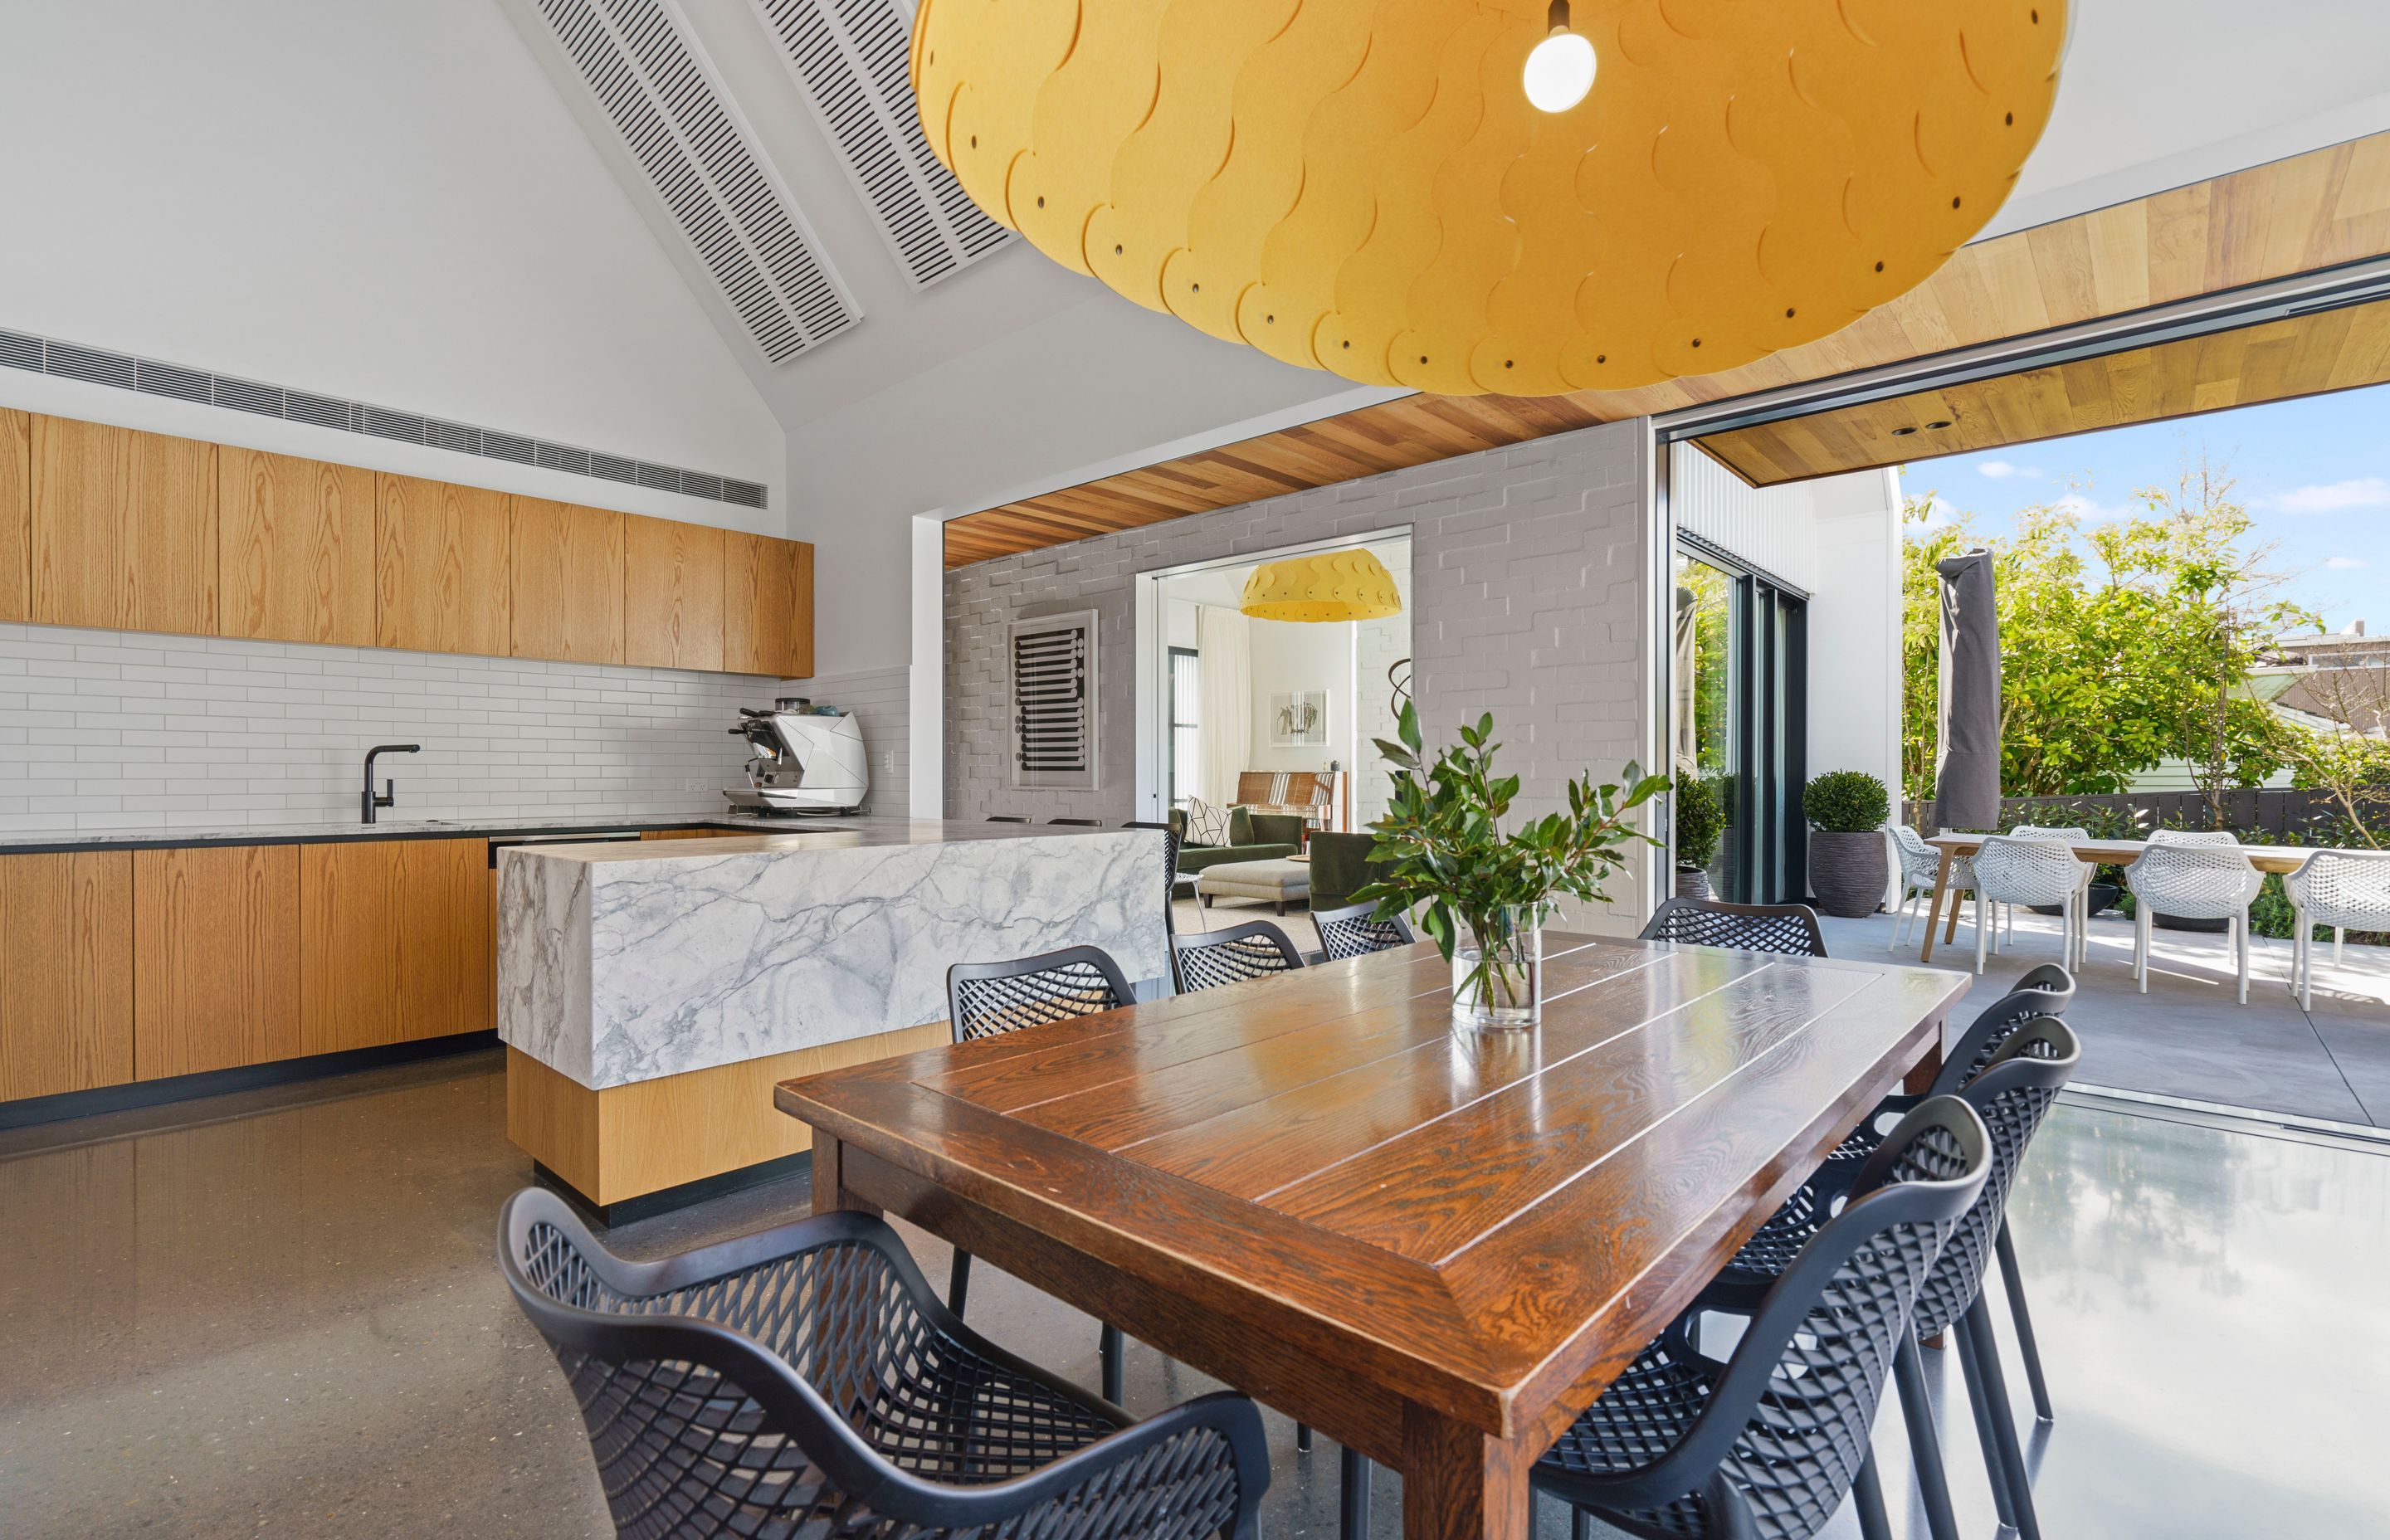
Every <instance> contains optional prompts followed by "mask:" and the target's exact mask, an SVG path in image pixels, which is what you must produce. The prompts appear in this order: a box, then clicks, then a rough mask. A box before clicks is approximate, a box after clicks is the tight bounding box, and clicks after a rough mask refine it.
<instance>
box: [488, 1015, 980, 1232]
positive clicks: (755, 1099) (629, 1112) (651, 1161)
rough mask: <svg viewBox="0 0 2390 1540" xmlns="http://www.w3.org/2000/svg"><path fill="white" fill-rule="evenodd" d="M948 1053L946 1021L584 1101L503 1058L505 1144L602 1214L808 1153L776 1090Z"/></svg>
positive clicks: (554, 1075)
mask: <svg viewBox="0 0 2390 1540" xmlns="http://www.w3.org/2000/svg"><path fill="white" fill-rule="evenodd" d="M949 1041H951V1036H950V1034H949V1033H948V1032H947V1030H946V1024H945V1023H944V1021H932V1022H931V1023H930V1024H929V1025H927V1026H922V1027H909V1028H906V1030H904V1031H902V1032H891V1033H878V1034H876V1035H873V1036H869V1037H855V1038H849V1039H848V1040H846V1041H844V1042H842V1043H829V1044H825V1045H823V1046H820V1047H815V1048H798V1049H796V1050H794V1051H792V1052H790V1053H783V1054H773V1055H771V1056H769V1057H767V1058H764V1059H747V1060H744V1061H743V1062H740V1063H737V1064H722V1065H716V1066H715V1067H713V1068H712V1069H707V1070H692V1071H690V1072H688V1073H687V1074H678V1075H666V1076H664V1077H663V1078H662V1079H659V1080H647V1081H640V1082H638V1083H636V1084H630V1085H616V1086H612V1087H610V1088H608V1089H606V1090H603V1091H593V1090H590V1089H589V1088H588V1087H587V1086H585V1085H583V1084H580V1083H579V1082H577V1081H574V1080H572V1079H571V1078H570V1077H568V1076H566V1075H563V1074H559V1072H556V1071H554V1070H551V1069H549V1068H548V1067H547V1066H546V1065H545V1064H542V1063H541V1062H540V1061H539V1060H537V1059H533V1058H532V1057H531V1056H530V1055H528V1054H526V1053H524V1052H523V1051H522V1050H520V1048H512V1047H510V1048H508V1050H507V1137H508V1138H509V1139H512V1140H513V1141H514V1142H515V1144H516V1145H518V1146H519V1147H520V1148H521V1149H523V1150H524V1151H525V1152H526V1153H527V1154H529V1155H530V1156H531V1158H532V1159H533V1160H534V1161H538V1162H539V1163H540V1164H541V1165H542V1166H545V1167H546V1169H547V1170H548V1172H549V1173H550V1174H553V1175H554V1176H556V1177H557V1178H558V1179H559V1180H560V1181H562V1182H563V1183H565V1184H566V1185H567V1186H569V1187H572V1189H573V1190H574V1191H575V1192H577V1193H579V1194H580V1195H581V1197H582V1198H583V1199H585V1200H587V1201H588V1202H589V1203H591V1204H592V1205H594V1206H596V1207H597V1208H599V1209H601V1210H603V1209H608V1208H610V1207H612V1206H613V1205H614V1204H617V1203H621V1202H623V1201H624V1200H629V1199H634V1198H641V1197H645V1196H646V1195H648V1194H649V1193H656V1192H662V1191H663V1190H665V1189H666V1188H670V1187H682V1186H685V1185H687V1184H688V1183H691V1182H702V1181H706V1180H708V1179H709V1178H712V1177H716V1176H722V1175H726V1174H729V1173H731V1172H735V1171H739V1170H741V1169H743V1168H745V1167H748V1166H754V1165H761V1164H763V1163H764V1162H765V1161H777V1160H781V1159H784V1158H785V1157H788V1156H790V1155H796V1154H800V1153H803V1151H804V1150H806V1149H811V1148H812V1144H813V1139H812V1134H811V1131H810V1130H809V1129H807V1128H806V1127H805V1125H804V1124H803V1123H798V1122H797V1121H796V1120H795V1119H793V1118H790V1117H787V1116H784V1115H783V1114H782V1113H780V1112H779V1111H778V1110H776V1109H775V1108H774V1107H773V1105H772V1087H773V1086H774V1085H775V1084H777V1083H778V1082H780V1081H783V1080H790V1079H794V1078H797V1077H800V1076H803V1075H809V1074H817V1073H820V1072H823V1071H825V1070H836V1069H843V1068H845V1067H846V1066H848V1065H852V1064H867V1063H869V1062H870V1061H872V1060H873V1059H887V1058H891V1057H893V1056H894V1055H897V1054H906V1053H914V1052H917V1051H919V1049H922V1048H934V1047H938V1046H943V1045H944V1044H946V1043H947V1042H949Z"/></svg>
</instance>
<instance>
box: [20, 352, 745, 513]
mask: <svg viewBox="0 0 2390 1540" xmlns="http://www.w3.org/2000/svg"><path fill="white" fill-rule="evenodd" d="M0 368H8V369H26V370H30V371H31V372H32V373H34V374H52V375H59V376H62V377H64V378H66V379H82V380H87V381H89V382H91V383H92V384H95V385H112V386H114V387H116V388H117V389H118V390H120V391H140V392H141V393H142V394H144V395H162V396H175V397H178V398H180V399H181V400H184V401H195V402H198V403H199V404H201V405H203V406H221V407H224V408H225V410H226V411H232V412H249V413H252V414H254V415H256V416H258V417H280V418H282V419H283V420H284V421H286V422H304V423H310V424H312V425H314V426H315V427H317V428H329V429H333V430H337V431H339V432H342V433H370V434H372V435H374V436H375V437H377V438H384V439H397V440H399V441H401V442H402V443H419V444H425V445H428V446H429V447H430V448H433V449H446V450H452V451H454V452H455V453H456V454H459V455H478V456H481V457H482V458H483V459H490V460H512V461H514V462H515V463H516V464H518V465H537V466H546V467H547V468H550V469H554V470H562V471H568V472H570V473H572V475H575V476H595V477H598V479H600V480H602V481H621V482H623V484H625V485H627V486H643V487H656V488H659V489H661V490H662V491H665V492H677V493H679V494H681V495H683V496H684V497H706V498H711V499H712V500H713V501H714V502H717V503H731V504H735V505H737V506H738V507H742V508H760V507H770V506H771V501H770V492H769V489H768V488H766V487H765V485H764V484H763V483H762V482H760V481H739V480H737V479H735V478H733V477H729V476H714V475H709V474H707V473H706V472H704V471H702V470H683V469H680V468H678V467H676V466H668V465H649V464H646V463H645V462H643V461H639V460H626V459H623V458H621V457H620V456H613V455H600V454H599V453H598V452H597V451H596V450H594V449H577V448H574V447H573V446H572V445H571V444H564V443H543V442H541V441H540V440H538V439H525V438H519V437H517V436H516V435H514V434H512V433H501V432H499V431H498V430H496V429H495V428H476V427H473V426H472V425H471V424H469V423H462V422H443V421H441V420H440V419H439V418H437V417H418V416H416V415H415V414H414V413H411V412H396V411H392V410H391V409H390V408H388V407H384V406H368V405H366V404H364V403H363V402H355V401H341V400H340V399H338V398H337V397H334V396H319V395H315V394H313V393H311V392H309V391H293V390H289V389H286V388H284V387H283V386H280V385H266V384H261V383H260V382H259V381H257V380H254V379H234V378H232V377H231V376H229V375H220V374H210V373H208V372H207V371H206V370H204V369H193V368H187V367H186V366H183V365H180V364H163V363H160V362H159V361H158V360H156V359H154V358H135V357H133V356H131V355H130V354H127V353H108V352H105V351H103V350H101V349H98V348H84V347H77V346H76V345H75V344H73V343H71V342H60V341H58V340H55V339H52V338H47V337H36V336H33V335H32V333H30V332H22V331H0Z"/></svg>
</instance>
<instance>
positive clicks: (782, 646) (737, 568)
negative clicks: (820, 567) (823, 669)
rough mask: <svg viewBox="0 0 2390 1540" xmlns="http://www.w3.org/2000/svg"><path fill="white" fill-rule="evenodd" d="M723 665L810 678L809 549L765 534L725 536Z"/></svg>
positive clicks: (740, 670)
mask: <svg viewBox="0 0 2390 1540" xmlns="http://www.w3.org/2000/svg"><path fill="white" fill-rule="evenodd" d="M722 632H723V667H724V668H726V669H727V670H729V671H730V672H731V673H733V674H771V675H772V676H774V677H775V678H780V679H804V678H809V677H811V676H812V674H813V671H814V548H813V547H812V546H811V545H806V544H804V543H803V542H802V541H796V540H775V539H773V538H772V537H771V536H770V535H764V534H737V533H732V534H729V535H727V536H726V537H725V543H724V557H723V589H722Z"/></svg>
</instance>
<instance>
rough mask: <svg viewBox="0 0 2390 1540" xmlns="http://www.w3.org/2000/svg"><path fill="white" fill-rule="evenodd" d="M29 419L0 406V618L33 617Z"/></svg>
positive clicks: (25, 618) (24, 413) (31, 450)
mask: <svg viewBox="0 0 2390 1540" xmlns="http://www.w3.org/2000/svg"><path fill="white" fill-rule="evenodd" d="M32 544H33V418H32V414H30V413H26V412H18V411H11V410H9V409H7V408H6V407H0V621H30V620H32V618H33V591H32V582H33V576H32Z"/></svg>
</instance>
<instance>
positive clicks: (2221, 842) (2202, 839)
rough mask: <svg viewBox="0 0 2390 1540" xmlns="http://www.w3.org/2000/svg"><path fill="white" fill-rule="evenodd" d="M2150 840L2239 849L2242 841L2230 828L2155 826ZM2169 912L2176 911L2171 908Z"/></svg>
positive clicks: (2164, 843) (2163, 842)
mask: <svg viewBox="0 0 2390 1540" xmlns="http://www.w3.org/2000/svg"><path fill="white" fill-rule="evenodd" d="M2149 842H2150V843H2151V844H2152V845H2193V846H2204V847H2206V848H2208V849H2211V850H2221V849H2223V848H2224V847H2225V846H2227V845H2229V846H2231V847H2232V848H2233V849H2235V850H2238V849H2239V848H2240V846H2241V841H2239V840H2238V839H2237V838H2235V837H2234V835H2233V833H2232V831H2231V830H2230V829H2229V828H2153V829H2152V830H2150V840H2149ZM2166 913H2168V914H2172V913H2174V911H2173V910H2171V909H2169V910H2167V911H2166Z"/></svg>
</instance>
